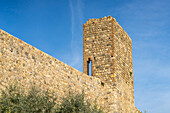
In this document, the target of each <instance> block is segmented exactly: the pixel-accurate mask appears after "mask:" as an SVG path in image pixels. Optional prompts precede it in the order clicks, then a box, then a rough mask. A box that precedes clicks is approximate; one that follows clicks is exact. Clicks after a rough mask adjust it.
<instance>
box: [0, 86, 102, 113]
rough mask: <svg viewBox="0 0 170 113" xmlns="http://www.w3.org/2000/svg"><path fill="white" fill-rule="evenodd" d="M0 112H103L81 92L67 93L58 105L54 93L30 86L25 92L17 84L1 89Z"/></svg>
mask: <svg viewBox="0 0 170 113" xmlns="http://www.w3.org/2000/svg"><path fill="white" fill-rule="evenodd" d="M0 113H103V111H102V110H101V109H98V108H97V105H96V104H94V105H93V106H92V105H91V104H90V103H89V102H88V101H85V100H84V91H83V92H82V94H76V95H74V93H71V92H70V93H69V94H68V96H67V97H66V98H63V100H62V102H61V104H60V105H57V104H56V98H55V96H54V93H50V92H49V91H42V90H40V89H39V88H37V87H35V86H32V87H31V89H30V90H29V91H28V92H27V93H25V92H24V90H23V89H22V88H21V87H19V86H18V85H10V86H9V87H8V88H6V90H2V91H1V97H0Z"/></svg>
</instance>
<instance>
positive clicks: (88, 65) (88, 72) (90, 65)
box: [87, 58, 92, 76]
mask: <svg viewBox="0 0 170 113" xmlns="http://www.w3.org/2000/svg"><path fill="white" fill-rule="evenodd" d="M87 74H88V75H89V76H92V61H91V60H90V58H89V60H88V61H87Z"/></svg>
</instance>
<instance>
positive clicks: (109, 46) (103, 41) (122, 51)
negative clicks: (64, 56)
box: [83, 16, 134, 104]
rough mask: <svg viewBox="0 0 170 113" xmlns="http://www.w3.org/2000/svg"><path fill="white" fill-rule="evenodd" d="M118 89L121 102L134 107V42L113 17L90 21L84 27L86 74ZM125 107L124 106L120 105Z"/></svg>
mask: <svg viewBox="0 0 170 113" xmlns="http://www.w3.org/2000/svg"><path fill="white" fill-rule="evenodd" d="M90 61H91V62H92V66H91V67H92V69H91V70H92V72H91V73H92V76H94V77H97V78H100V79H101V81H103V83H107V84H110V85H112V86H114V87H115V88H116V89H118V93H119V95H120V98H123V100H120V99H119V101H129V102H130V103H132V104H134V84H133V66H132V41H131V38H130V37H129V36H128V34H127V33H126V32H125V31H124V30H123V28H122V27H121V26H120V25H119V24H118V22H116V20H115V19H114V18H113V17H111V16H108V17H104V18H99V19H89V20H88V21H87V22H86V23H85V24H84V25H83V72H84V73H86V74H89V62H90ZM120 104H121V102H120Z"/></svg>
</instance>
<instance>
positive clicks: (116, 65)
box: [0, 16, 138, 113]
mask: <svg viewBox="0 0 170 113" xmlns="http://www.w3.org/2000/svg"><path fill="white" fill-rule="evenodd" d="M93 22H95V23H93ZM83 26H84V29H83V41H84V42H83V59H84V60H83V63H84V66H86V65H85V63H86V64H87V60H88V59H89V58H90V59H91V60H93V62H92V63H93V64H92V65H93V67H92V68H93V76H88V75H87V73H86V71H87V67H84V71H85V72H84V73H82V72H80V71H78V70H76V69H74V68H72V67H70V66H69V65H67V64H65V63H63V62H61V61H59V60H57V59H56V58H54V57H52V56H50V55H48V54H46V53H44V52H42V51H41V50H39V49H37V48H35V47H33V46H31V45H29V44H27V43H25V42H24V41H22V40H20V39H18V38H16V37H14V36H12V35H10V34H9V33H7V32H5V31H3V30H1V29H0V91H1V89H4V88H5V86H8V85H9V83H13V82H15V81H18V83H19V84H21V85H22V86H23V87H24V88H25V90H28V89H29V88H30V85H31V84H34V85H37V86H38V87H40V88H42V89H44V90H46V89H48V90H49V91H53V92H56V95H58V96H59V97H58V102H60V100H61V99H62V96H63V95H66V94H67V93H68V91H69V90H70V89H72V90H74V91H77V92H81V91H82V90H83V89H84V91H85V98H86V100H87V99H88V100H90V101H91V102H93V101H94V100H96V101H97V104H98V105H99V106H101V107H103V108H104V111H105V112H109V113H115V112H122V113H131V112H132V113H137V112H138V110H137V109H136V107H135V105H134V88H133V83H132V82H133V70H132V57H131V54H132V52H131V40H128V39H130V38H129V37H128V35H127V34H126V33H125V32H124V30H122V28H121V27H120V26H119V25H118V23H117V22H116V20H115V19H114V18H113V17H111V16H109V17H104V18H101V19H89V20H88V21H87V22H86V24H84V25H83ZM98 26H99V27H98ZM92 29H93V30H92ZM122 34H123V35H122ZM96 37H97V38H96ZM109 38H110V39H109ZM125 39H127V40H125ZM108 44H110V45H108ZM97 48H98V49H97ZM123 63H125V64H123ZM112 64H113V65H112ZM97 66H99V68H97ZM130 72H132V73H130Z"/></svg>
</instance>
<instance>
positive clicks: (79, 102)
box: [58, 91, 103, 113]
mask: <svg viewBox="0 0 170 113" xmlns="http://www.w3.org/2000/svg"><path fill="white" fill-rule="evenodd" d="M58 112H59V113H103V111H102V109H98V108H97V105H96V104H94V105H93V106H92V105H91V104H90V103H89V102H88V101H85V100H84V91H82V94H76V95H75V94H74V93H72V92H69V94H68V96H67V97H66V98H63V101H62V103H61V105H60V107H59V110H58Z"/></svg>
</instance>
